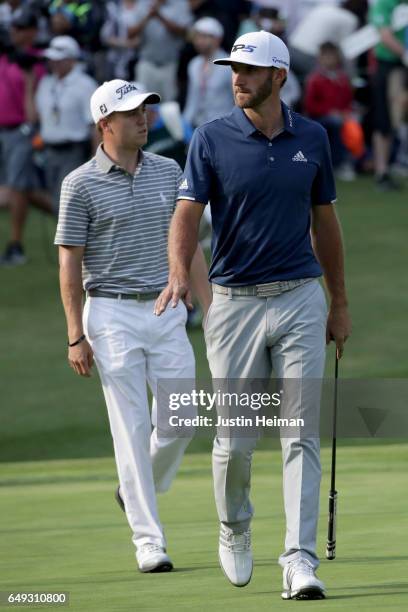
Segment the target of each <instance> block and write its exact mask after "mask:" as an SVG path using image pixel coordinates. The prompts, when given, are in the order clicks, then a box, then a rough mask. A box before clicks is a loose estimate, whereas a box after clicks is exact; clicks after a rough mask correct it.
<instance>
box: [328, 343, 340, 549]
mask: <svg viewBox="0 0 408 612" xmlns="http://www.w3.org/2000/svg"><path fill="white" fill-rule="evenodd" d="M335 357H336V363H335V367H334V409H333V438H332V461H331V482H330V492H329V523H328V530H327V545H326V559H328V560H329V561H332V560H333V559H335V558H336V515H337V491H336V429H337V381H338V377H339V360H338V357H337V350H336V353H335Z"/></svg>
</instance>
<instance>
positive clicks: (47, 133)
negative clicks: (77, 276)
mask: <svg viewBox="0 0 408 612" xmlns="http://www.w3.org/2000/svg"><path fill="white" fill-rule="evenodd" d="M80 54H81V49H80V47H79V45H78V43H77V42H76V40H74V39H73V38H71V37H70V36H56V37H55V38H54V39H53V40H52V41H51V44H50V47H49V49H47V50H46V51H45V52H44V56H45V57H47V58H48V60H49V64H50V70H51V74H50V75H47V76H45V77H44V78H43V79H42V81H41V83H40V84H39V87H38V90H37V94H36V99H35V101H36V107H37V112H38V116H39V120H40V130H41V137H42V140H43V142H44V144H45V159H46V165H45V174H46V183H47V188H48V190H49V191H50V193H51V194H52V201H53V205H54V210H55V211H56V212H57V211H58V203H59V199H60V191H61V184H62V181H63V179H64V178H65V177H66V175H67V174H69V173H70V172H71V171H72V170H74V169H75V168H77V167H78V166H80V165H81V164H83V163H84V162H85V161H86V160H87V158H88V156H89V154H90V152H91V150H90V149H91V148H90V138H91V135H92V133H94V129H93V128H92V130H91V126H92V124H93V119H92V115H91V112H90V108H89V100H90V98H91V95H92V94H93V92H94V91H95V90H96V88H97V87H98V85H97V83H96V81H94V79H92V78H91V77H90V76H88V75H87V74H85V73H84V72H83V71H82V70H81V68H80V67H79V65H78V59H79V57H80Z"/></svg>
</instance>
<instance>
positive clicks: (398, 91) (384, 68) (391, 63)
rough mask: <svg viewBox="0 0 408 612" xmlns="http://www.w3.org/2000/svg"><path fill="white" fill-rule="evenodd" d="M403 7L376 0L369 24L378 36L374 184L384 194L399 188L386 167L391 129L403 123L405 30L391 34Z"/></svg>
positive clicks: (406, 63) (406, 55)
mask: <svg viewBox="0 0 408 612" xmlns="http://www.w3.org/2000/svg"><path fill="white" fill-rule="evenodd" d="M403 4H406V2H403V1H400V0H375V2H374V4H373V6H372V7H371V12H370V19H371V22H372V23H373V24H374V25H375V26H376V27H377V28H378V29H379V32H380V37H381V42H380V43H379V44H378V45H377V46H376V47H375V50H374V54H375V57H376V60H377V67H376V71H375V74H374V79H373V99H374V134H373V145H374V146H373V148H374V167H375V174H376V184H377V187H378V188H379V189H381V190H383V191H388V190H392V189H398V187H399V185H398V184H397V183H395V181H394V180H393V179H392V177H391V176H390V171H389V166H390V155H391V146H392V142H393V135H394V130H395V128H398V127H399V125H398V124H399V123H400V122H401V120H402V117H401V113H402V110H403V109H402V105H403V103H402V100H403V99H404V97H403V95H402V92H403V89H404V86H405V87H406V83H404V82H403V79H404V66H405V78H406V68H407V66H408V50H407V49H406V47H405V46H404V36H405V31H406V27H404V28H395V31H394V23H395V21H394V19H395V17H396V15H397V11H398V9H399V7H400V6H401V5H403ZM392 119H394V122H393V120H392ZM393 123H394V125H393Z"/></svg>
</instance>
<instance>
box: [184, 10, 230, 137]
mask: <svg viewBox="0 0 408 612" xmlns="http://www.w3.org/2000/svg"><path fill="white" fill-rule="evenodd" d="M223 36H224V28H223V26H222V25H221V23H220V22H219V21H217V19H214V18H213V17H202V18H201V19H199V20H198V21H196V23H195V24H194V28H193V45H194V47H195V49H196V51H197V52H198V54H199V55H197V56H196V57H194V58H193V59H192V60H191V62H190V63H189V65H188V69H187V72H188V89H187V100H186V106H185V109H184V113H183V116H184V119H185V120H186V121H187V122H188V123H189V124H191V125H192V126H193V127H198V126H200V125H202V124H203V123H205V122H206V121H211V120H212V119H217V118H218V117H221V116H222V115H225V114H226V113H228V112H229V111H231V110H232V108H233V106H234V99H233V96H232V85H231V74H230V71H229V70H228V68H221V69H219V68H217V67H216V66H214V65H213V60H214V59H218V58H220V57H224V56H225V51H224V50H223V49H222V48H221V41H222V39H223Z"/></svg>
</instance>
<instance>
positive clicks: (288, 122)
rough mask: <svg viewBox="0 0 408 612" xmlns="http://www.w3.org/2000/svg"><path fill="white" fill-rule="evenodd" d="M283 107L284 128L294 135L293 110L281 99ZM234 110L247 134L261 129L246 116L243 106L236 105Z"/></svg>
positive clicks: (237, 119)
mask: <svg viewBox="0 0 408 612" xmlns="http://www.w3.org/2000/svg"><path fill="white" fill-rule="evenodd" d="M281 107H282V115H283V123H284V130H285V131H286V132H289V134H293V135H294V134H296V126H295V118H294V116H293V113H292V111H291V110H290V108H289V107H288V106H286V104H285V103H284V102H282V101H281ZM232 112H233V114H234V117H235V120H236V122H237V123H238V125H239V127H240V128H241V130H242V132H243V134H244V135H245V136H251V135H252V134H255V133H256V132H258V131H259V130H258V128H256V127H255V126H254V124H253V123H252V121H251V120H250V119H249V118H248V117H247V116H246V114H245V112H244V111H243V110H242V108H239V107H238V106H235V107H234V110H233V111H232Z"/></svg>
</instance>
